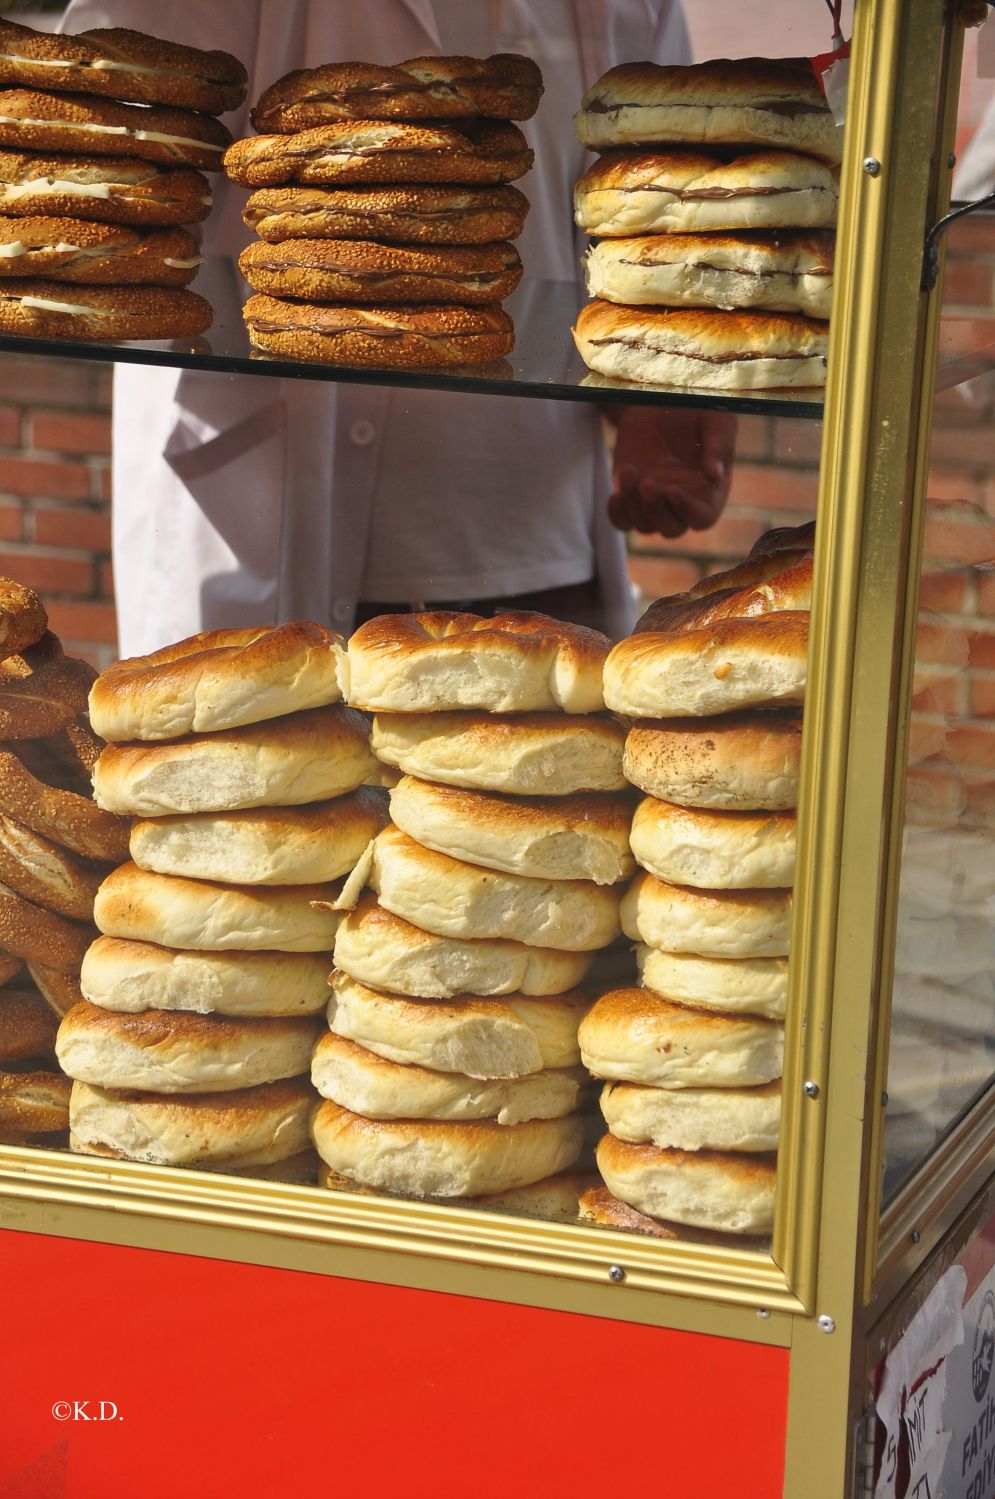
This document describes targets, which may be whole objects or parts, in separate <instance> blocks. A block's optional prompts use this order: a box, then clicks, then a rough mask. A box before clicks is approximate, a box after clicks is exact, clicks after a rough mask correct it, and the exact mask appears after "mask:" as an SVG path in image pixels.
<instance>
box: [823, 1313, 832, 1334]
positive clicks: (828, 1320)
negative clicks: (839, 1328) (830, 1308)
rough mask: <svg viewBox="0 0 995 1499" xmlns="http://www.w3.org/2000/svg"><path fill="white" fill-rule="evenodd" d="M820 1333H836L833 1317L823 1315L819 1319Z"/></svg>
mask: <svg viewBox="0 0 995 1499" xmlns="http://www.w3.org/2000/svg"><path fill="white" fill-rule="evenodd" d="M819 1331H820V1332H835V1331H836V1323H835V1322H834V1320H833V1318H832V1317H827V1316H826V1315H825V1313H823V1315H822V1316H821V1317H820V1318H819Z"/></svg>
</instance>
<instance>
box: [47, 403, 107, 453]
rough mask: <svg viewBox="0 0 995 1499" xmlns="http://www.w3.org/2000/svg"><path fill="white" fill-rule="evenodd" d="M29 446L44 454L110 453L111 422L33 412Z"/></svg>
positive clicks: (57, 412)
mask: <svg viewBox="0 0 995 1499" xmlns="http://www.w3.org/2000/svg"><path fill="white" fill-rule="evenodd" d="M31 445H32V447H35V448H41V449H43V450H44V451H46V452H56V453H109V452H110V450H111V419H110V417H109V416H95V415H94V416H91V415H79V414H73V413H71V412H67V411H33V412H32V413H31Z"/></svg>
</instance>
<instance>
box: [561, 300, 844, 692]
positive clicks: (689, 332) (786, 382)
mask: <svg viewBox="0 0 995 1499" xmlns="http://www.w3.org/2000/svg"><path fill="white" fill-rule="evenodd" d="M827 326H828V325H827V324H826V323H820V322H816V321H815V320H814V319H813V318H805V317H799V316H797V315H795V316H790V315H788V314H787V313H776V312H769V313H764V312H723V311H721V310H718V309H712V308H700V307H677V308H671V309H660V308H656V307H630V306H619V305H618V304H617V303H615V302H601V301H596V302H588V303H587V305H586V306H585V307H582V308H581V310H580V312H579V313H578V314H577V322H576V324H575V325H574V328H573V338H574V343H575V344H576V345H577V352H578V353H579V354H580V357H581V358H582V359H583V361H584V363H585V364H586V365H587V367H588V369H591V370H594V371H595V372H596V373H597V374H599V375H609V376H610V377H611V378H612V379H615V380H634V381H636V382H641V383H643V384H650V385H672V386H681V387H684V386H690V387H693V388H697V389H701V390H775V389H784V388H789V387H790V388H795V387H798V388H802V389H807V388H808V387H810V386H811V387H816V386H822V385H825V383H826V352H827V349H828V334H827V332H826V329H827ZM609 706H610V705H609Z"/></svg>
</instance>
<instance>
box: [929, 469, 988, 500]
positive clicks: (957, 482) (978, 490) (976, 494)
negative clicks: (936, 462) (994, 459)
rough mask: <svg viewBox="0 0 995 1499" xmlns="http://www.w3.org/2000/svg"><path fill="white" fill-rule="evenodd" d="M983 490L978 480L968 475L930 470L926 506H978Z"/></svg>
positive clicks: (943, 470)
mask: <svg viewBox="0 0 995 1499" xmlns="http://www.w3.org/2000/svg"><path fill="white" fill-rule="evenodd" d="M983 493H984V489H983V486H982V484H981V483H980V482H979V480H977V479H975V478H973V477H972V476H971V475H969V474H957V473H951V472H949V471H948V470H947V469H940V468H931V469H930V471H929V478H928V479H927V481H926V494H927V496H928V498H927V504H930V505H932V504H938V505H980V504H981V501H982V497H983Z"/></svg>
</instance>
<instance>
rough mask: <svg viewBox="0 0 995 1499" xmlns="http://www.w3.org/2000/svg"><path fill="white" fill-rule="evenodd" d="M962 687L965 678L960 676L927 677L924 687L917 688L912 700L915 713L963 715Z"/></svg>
mask: <svg viewBox="0 0 995 1499" xmlns="http://www.w3.org/2000/svg"><path fill="white" fill-rule="evenodd" d="M962 685H963V678H962V677H961V676H960V675H958V676H953V677H952V676H940V677H933V678H930V677H926V678H925V679H924V680H923V683H922V686H921V687H917V690H916V692H915V695H914V697H913V699H912V710H913V712H914V713H942V714H948V715H950V716H951V717H952V716H953V715H954V714H958V713H962V712H963V710H964V705H963V701H962V697H963V694H962V691H961V687H962Z"/></svg>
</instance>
